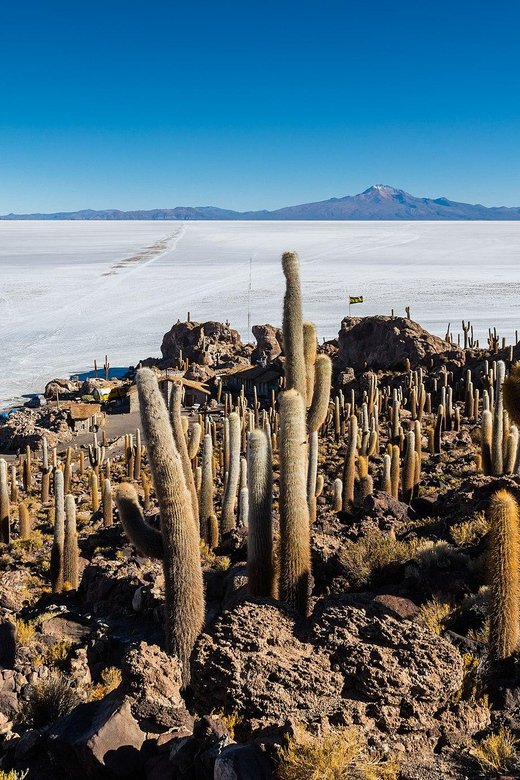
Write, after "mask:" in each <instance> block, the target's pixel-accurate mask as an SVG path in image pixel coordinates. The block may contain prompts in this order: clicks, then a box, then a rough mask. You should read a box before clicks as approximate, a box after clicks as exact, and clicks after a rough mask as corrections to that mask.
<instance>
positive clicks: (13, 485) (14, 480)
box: [11, 463, 18, 504]
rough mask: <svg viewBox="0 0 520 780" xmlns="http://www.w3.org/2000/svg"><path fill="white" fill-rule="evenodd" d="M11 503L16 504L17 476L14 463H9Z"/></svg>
mask: <svg viewBox="0 0 520 780" xmlns="http://www.w3.org/2000/svg"><path fill="white" fill-rule="evenodd" d="M11 503H12V504H17V503H18V476H17V473H16V463H11Z"/></svg>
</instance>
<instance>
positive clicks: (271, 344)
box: [251, 325, 283, 363]
mask: <svg viewBox="0 0 520 780" xmlns="http://www.w3.org/2000/svg"><path fill="white" fill-rule="evenodd" d="M252 330H253V336H254V337H255V339H256V347H255V348H254V350H253V354H252V355H251V359H252V360H253V361H257V360H262V359H264V358H265V360H266V361H267V363H271V362H272V361H273V360H274V359H275V358H277V357H278V356H279V355H281V354H282V350H283V341H282V339H283V336H282V330H281V328H275V327H274V325H253V328H252Z"/></svg>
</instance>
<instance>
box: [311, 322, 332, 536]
mask: <svg viewBox="0 0 520 780" xmlns="http://www.w3.org/2000/svg"><path fill="white" fill-rule="evenodd" d="M313 332H314V333H315V331H314V330H313ZM314 357H315V362H314V366H313V371H312V379H313V383H314V384H313V386H312V395H311V397H310V400H309V401H308V403H309V410H308V412H307V428H308V431H309V451H308V464H307V501H308V504H309V513H310V519H311V522H314V520H315V519H316V478H317V473H318V430H319V429H320V428H321V426H322V425H323V423H324V422H325V418H326V416H327V411H328V408H329V400H330V387H331V379H332V363H331V360H330V358H329V356H328V355H318V356H317V357H316V356H315V353H314Z"/></svg>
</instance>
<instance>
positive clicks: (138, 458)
mask: <svg viewBox="0 0 520 780" xmlns="http://www.w3.org/2000/svg"><path fill="white" fill-rule="evenodd" d="M142 458H143V445H142V444H141V431H140V429H139V428H137V430H136V432H135V456H134V479H135V481H136V482H138V481H139V479H140V478H141V464H142Z"/></svg>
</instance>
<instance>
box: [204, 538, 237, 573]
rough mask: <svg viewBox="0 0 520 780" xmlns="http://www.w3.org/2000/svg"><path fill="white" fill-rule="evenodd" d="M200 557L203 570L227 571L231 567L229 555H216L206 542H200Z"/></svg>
mask: <svg viewBox="0 0 520 780" xmlns="http://www.w3.org/2000/svg"><path fill="white" fill-rule="evenodd" d="M200 557H201V562H202V567H203V568H207V569H214V570H215V571H227V570H228V569H229V567H230V566H231V560H230V559H229V558H228V557H227V555H215V553H214V552H213V550H210V549H209V547H208V545H207V544H206V542H203V541H201V542H200Z"/></svg>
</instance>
